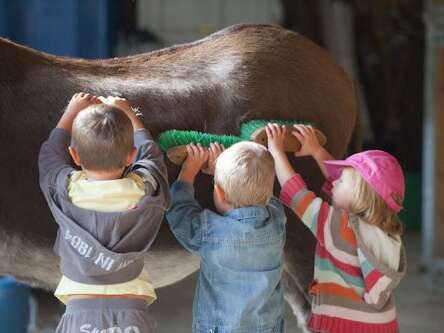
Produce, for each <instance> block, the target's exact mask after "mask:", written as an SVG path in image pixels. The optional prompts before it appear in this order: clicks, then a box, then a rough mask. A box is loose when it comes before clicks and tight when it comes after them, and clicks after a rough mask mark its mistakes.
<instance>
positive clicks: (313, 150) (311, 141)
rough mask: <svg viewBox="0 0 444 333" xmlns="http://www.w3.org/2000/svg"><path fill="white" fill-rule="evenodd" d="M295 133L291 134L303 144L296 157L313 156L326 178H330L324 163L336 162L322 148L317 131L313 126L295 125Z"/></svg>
mask: <svg viewBox="0 0 444 333" xmlns="http://www.w3.org/2000/svg"><path fill="white" fill-rule="evenodd" d="M294 129H295V130H294V131H293V132H291V134H292V135H293V136H295V137H296V138H297V139H298V140H299V142H300V143H301V149H300V150H299V151H297V152H296V153H295V156H298V157H299V156H311V157H313V158H314V159H315V160H316V162H317V163H318V166H319V168H320V169H321V171H322V174H323V175H324V177H325V178H327V179H328V178H329V175H328V172H327V169H326V168H325V165H324V163H323V162H324V161H326V160H334V157H333V156H331V154H330V153H329V152H328V151H327V150H326V149H324V147H322V146H321V144H320V143H319V141H318V138H317V136H316V131H315V129H314V128H313V127H312V126H305V125H294Z"/></svg>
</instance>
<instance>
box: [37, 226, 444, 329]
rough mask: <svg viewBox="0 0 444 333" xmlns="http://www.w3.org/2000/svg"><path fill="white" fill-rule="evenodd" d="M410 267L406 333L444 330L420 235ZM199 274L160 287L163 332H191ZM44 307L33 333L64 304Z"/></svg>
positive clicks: (401, 299)
mask: <svg viewBox="0 0 444 333" xmlns="http://www.w3.org/2000/svg"><path fill="white" fill-rule="evenodd" d="M404 240H405V243H406V247H407V255H408V262H409V270H408V274H407V277H406V278H405V279H404V280H403V281H402V283H401V285H400V287H399V288H398V289H397V290H396V301H397V306H398V316H399V322H400V326H401V332H402V333H426V332H427V333H444V293H442V292H441V293H440V292H437V291H436V290H429V289H427V288H426V286H425V285H424V281H423V280H424V277H423V276H422V274H421V269H420V251H421V247H420V245H421V244H420V235H419V233H409V234H407V235H406V237H405V239H404ZM195 282H196V274H194V275H192V276H190V277H188V278H187V279H185V280H183V281H181V282H179V283H177V284H175V285H173V286H170V287H167V288H163V289H159V290H158V291H157V293H158V301H157V302H155V304H153V305H152V306H151V307H150V309H151V312H152V314H153V316H154V317H155V318H156V320H157V322H158V325H159V333H184V332H190V331H191V320H192V318H191V304H192V301H193V294H194V286H195ZM36 295H37V299H38V302H39V304H41V307H40V309H41V310H40V315H39V321H40V322H39V327H40V328H39V329H37V330H33V333H34V332H35V333H50V332H51V333H52V332H54V327H55V325H56V323H57V320H58V318H59V316H60V314H61V313H62V312H63V307H62V306H60V305H59V304H57V301H56V300H55V299H54V297H52V296H51V295H48V294H47V293H42V292H37V294H36ZM286 318H287V324H286V328H287V330H286V331H287V332H294V333H297V332H300V331H299V330H298V329H297V324H296V320H295V318H294V317H293V316H292V315H291V313H290V310H289V308H288V307H286Z"/></svg>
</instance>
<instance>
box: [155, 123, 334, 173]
mask: <svg viewBox="0 0 444 333" xmlns="http://www.w3.org/2000/svg"><path fill="white" fill-rule="evenodd" d="M269 123H275V124H279V125H285V126H288V127H293V125H295V124H303V125H311V124H308V123H306V122H298V121H289V120H251V121H248V122H246V123H244V124H242V125H241V128H240V134H239V136H234V135H217V134H209V133H202V132H198V131H181V130H168V131H165V132H162V133H161V134H160V136H159V145H160V148H161V149H162V150H163V151H164V152H166V153H167V156H168V159H169V160H170V161H171V162H173V163H174V164H177V165H181V164H182V163H183V161H184V160H185V159H186V157H187V150H186V145H187V144H190V143H194V144H201V145H202V146H204V147H209V146H210V144H211V143H215V142H218V143H220V144H222V145H224V147H225V148H228V147H230V146H232V145H234V144H235V143H238V142H241V141H254V142H257V143H259V144H262V145H264V146H267V133H266V132H265V127H266V126H267V124H269ZM316 135H317V137H318V140H319V142H320V143H321V144H322V145H325V143H326V142H327V139H326V137H325V135H324V134H323V133H322V132H321V131H319V130H318V129H316ZM284 145H285V151H287V152H296V151H299V149H300V148H301V143H300V142H299V140H298V139H297V138H296V137H295V136H293V135H291V134H290V133H289V132H287V135H286V137H285V140H284Z"/></svg>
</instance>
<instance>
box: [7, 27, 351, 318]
mask: <svg viewBox="0 0 444 333" xmlns="http://www.w3.org/2000/svg"><path fill="white" fill-rule="evenodd" d="M78 91H86V92H90V93H92V94H96V95H115V94H118V95H122V96H125V97H126V98H128V99H129V101H130V102H131V103H132V104H133V105H136V106H139V107H140V109H141V111H142V112H143V113H144V116H145V124H146V126H147V128H148V129H149V130H150V131H151V132H152V133H153V134H154V135H155V136H157V135H158V134H159V133H160V132H162V131H164V130H168V129H173V128H175V129H189V130H199V131H205V132H210V133H216V134H238V131H239V125H240V124H241V123H242V122H244V121H247V120H250V119H288V120H304V121H310V122H313V123H315V124H316V126H317V127H319V128H320V129H321V130H322V131H323V132H324V133H325V135H326V137H327V138H328V143H327V148H328V149H329V150H330V152H331V153H332V154H333V155H334V156H336V157H338V158H339V157H342V156H343V155H344V154H345V152H346V150H347V148H348V147H349V145H350V144H351V143H352V144H354V145H355V147H357V145H358V144H359V135H358V134H359V130H357V129H358V126H357V124H358V110H357V105H358V104H357V100H356V92H355V87H354V84H353V82H352V80H351V79H350V78H349V77H348V76H347V75H346V74H345V72H344V71H343V70H342V69H341V68H340V67H339V66H338V65H337V64H336V63H335V62H334V61H333V60H332V59H331V57H330V56H329V55H328V54H327V53H326V52H325V51H324V50H322V49H321V48H319V47H318V46H316V45H315V44H313V43H312V42H310V41H309V40H307V39H306V38H304V37H303V36H301V35H298V34H297V33H294V32H290V31H287V30H284V29H282V28H278V27H272V26H265V25H236V26H232V27H229V28H227V29H224V30H222V31H220V32H217V33H215V34H213V35H210V36H209V37H207V38H204V39H202V40H199V41H197V42H194V43H189V44H184V45H179V46H174V47H171V48H167V49H163V50H160V51H155V52H151V53H146V54H141V55H137V56H132V57H126V58H115V59H107V60H79V59H69V58H62V57H56V56H52V55H48V54H44V53H41V52H38V51H35V50H32V49H29V48H26V47H23V46H20V45H17V44H14V43H11V42H9V41H7V40H4V39H0V143H1V149H0V174H1V177H2V179H1V187H0V255H1V260H0V274H11V275H14V276H15V277H16V278H18V279H20V280H22V281H25V282H28V283H30V284H32V285H34V286H39V287H44V288H49V289H52V288H54V287H55V286H56V284H57V281H58V279H59V278H60V272H59V269H58V259H57V258H56V256H55V255H54V254H53V252H52V244H53V242H54V239H55V233H56V224H55V223H54V222H53V219H52V218H51V215H50V212H49V210H48V208H47V206H46V204H45V202H44V200H43V196H42V195H41V193H40V190H39V186H38V171H37V154H38V151H39V147H40V145H41V143H42V142H43V141H44V140H45V139H46V138H47V136H48V134H49V132H50V131H51V129H52V128H53V127H54V126H55V124H56V121H57V120H58V119H59V117H60V115H61V111H62V109H63V108H64V106H65V105H66V103H67V101H68V100H69V98H70V97H71V95H72V94H73V93H75V92H78ZM293 162H294V163H295V166H296V168H297V169H298V171H300V172H301V173H302V175H303V176H304V177H305V178H306V179H307V180H308V183H309V185H310V186H312V187H313V188H314V189H319V187H320V185H321V182H322V178H321V174H320V171H319V169H318V168H317V166H316V164H315V163H314V162H313V160H312V159H310V158H299V159H293ZM177 171H178V168H177V167H174V166H173V165H169V173H170V180H172V179H174V177H175V176H176V174H177ZM211 190H212V189H211V181H210V179H209V177H207V176H200V177H199V179H198V182H197V196H198V198H199V200H200V201H201V202H203V205H204V206H206V207H211V202H210V201H211V197H212V196H211V195H210V194H211ZM288 217H289V222H288V224H287V226H288V236H287V245H286V249H285V254H286V258H285V272H284V284H285V286H286V295H285V296H286V300H287V301H288V302H289V303H290V305H291V306H292V308H293V311H294V313H295V315H297V316H298V319H299V320H300V321H301V322H302V324H303V317H304V315H305V313H306V312H307V308H308V302H307V299H308V297H307V292H306V290H307V286H308V284H309V282H310V280H311V278H312V274H313V256H314V238H313V237H312V236H311V234H310V233H309V231H308V230H307V229H306V228H305V227H304V226H303V225H302V224H301V223H300V222H299V221H298V220H297V218H296V217H295V216H294V214H292V213H291V212H288ZM146 267H147V269H148V270H149V271H150V272H151V275H152V277H153V280H154V283H155V285H156V286H157V287H161V286H166V285H169V284H172V283H174V282H176V281H179V280H181V279H182V278H184V277H186V276H187V275H189V274H191V273H192V272H194V271H196V270H197V269H198V259H197V258H195V257H194V256H192V255H191V254H190V253H188V252H187V251H185V250H184V249H183V248H182V247H181V246H180V245H179V244H178V243H177V241H176V240H175V239H174V237H173V236H172V234H171V233H170V231H169V229H168V226H167V224H164V225H163V227H162V229H161V231H160V233H159V236H158V238H157V239H156V241H155V244H154V246H153V247H152V250H151V251H149V253H148V254H147V255H146Z"/></svg>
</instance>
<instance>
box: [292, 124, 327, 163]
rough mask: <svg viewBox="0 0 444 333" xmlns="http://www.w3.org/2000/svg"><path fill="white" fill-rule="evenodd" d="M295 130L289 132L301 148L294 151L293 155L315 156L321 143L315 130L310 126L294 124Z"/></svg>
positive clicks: (320, 147)
mask: <svg viewBox="0 0 444 333" xmlns="http://www.w3.org/2000/svg"><path fill="white" fill-rule="evenodd" d="M294 128H295V129H296V131H293V132H291V134H292V135H293V136H295V137H296V138H297V139H298V140H299V142H300V143H301V149H300V150H299V151H297V152H295V153H294V155H295V156H307V155H311V156H315V155H316V154H317V153H318V152H319V150H320V149H322V146H321V144H320V143H319V140H318V138H317V136H316V131H315V129H314V128H313V127H312V126H306V125H294Z"/></svg>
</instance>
